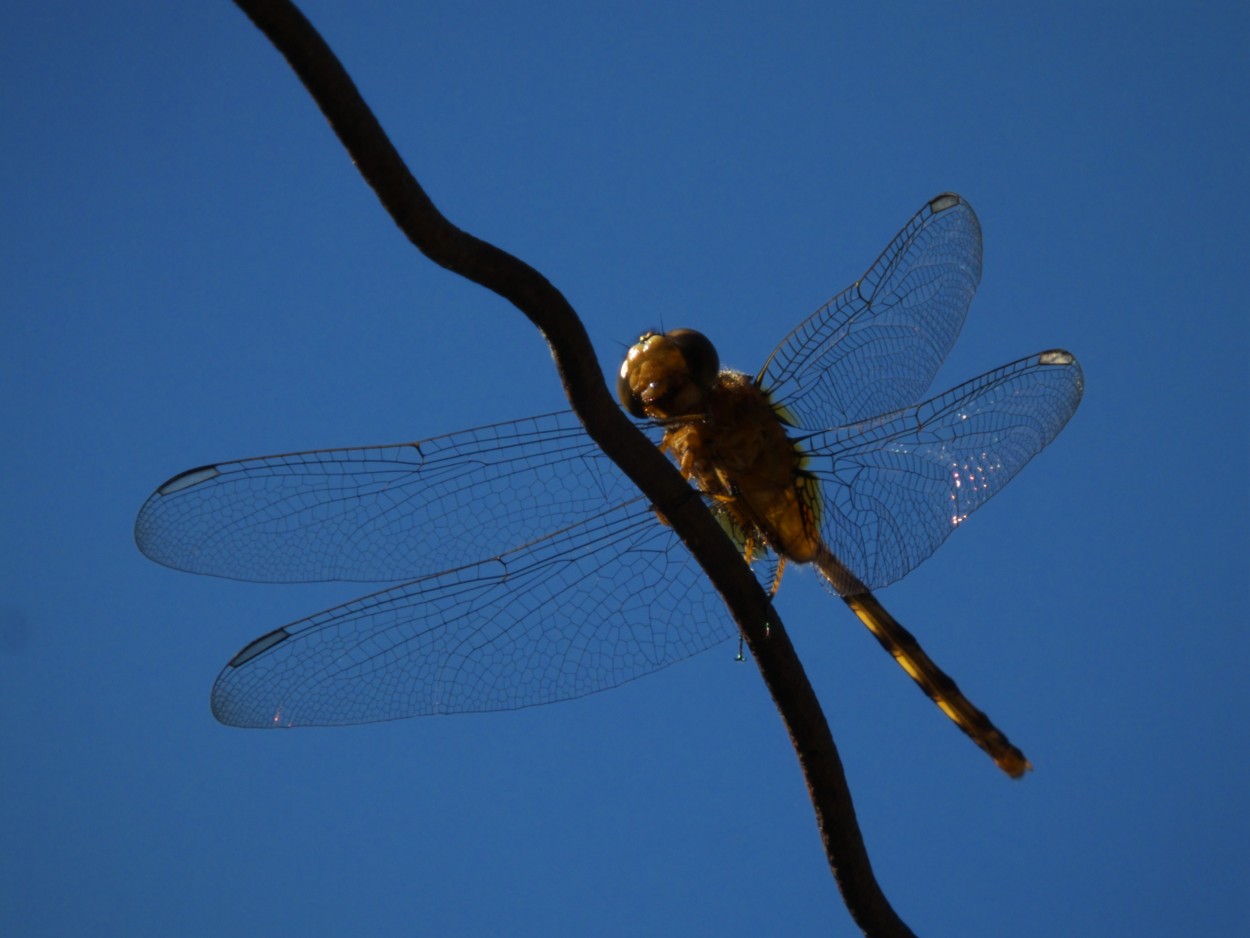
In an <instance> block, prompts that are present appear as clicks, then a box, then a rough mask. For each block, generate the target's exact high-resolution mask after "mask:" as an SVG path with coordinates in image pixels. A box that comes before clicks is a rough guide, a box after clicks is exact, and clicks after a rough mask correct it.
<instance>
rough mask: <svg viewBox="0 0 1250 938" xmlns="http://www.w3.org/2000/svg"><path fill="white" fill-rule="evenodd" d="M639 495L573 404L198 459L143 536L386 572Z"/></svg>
mask: <svg viewBox="0 0 1250 938" xmlns="http://www.w3.org/2000/svg"><path fill="white" fill-rule="evenodd" d="M636 495H637V489H636V488H634V487H633V486H632V485H631V483H629V481H628V480H627V479H626V478H625V476H624V475H623V474H622V473H621V472H620V470H619V469H617V468H616V466H615V465H614V464H613V463H612V462H611V461H610V460H609V459H607V458H606V457H605V456H604V455H603V454H602V452H601V451H600V450H599V448H598V447H597V446H596V445H595V444H594V442H593V441H592V440H591V439H590V437H588V436H587V435H586V433H585V431H584V430H583V429H582V426H581V424H580V423H579V422H578V420H577V418H576V416H574V415H573V414H572V413H569V412H565V413H558V414H549V415H546V416H542V417H534V418H530V419H526V420H518V421H512V422H509V423H499V424H494V425H491V426H486V427H478V428H476V429H473V430H465V431H461V432H459V433H453V434H450V435H447V436H441V437H435V438H432V439H429V440H424V441H421V442H416V443H407V444H400V445H394V446H375V447H360V448H354V449H332V450H319V451H314V452H307V453H292V454H287V455H280V456H264V457H259V458H256V459H244V460H239V461H236V462H225V463H218V464H217V465H214V466H205V467H203V468H200V469H194V470H191V471H189V472H185V473H182V474H181V475H178V476H175V477H174V478H173V479H171V480H169V481H168V482H166V483H165V484H164V485H162V486H161V487H160V488H158V489H157V490H156V492H154V493H153V494H152V496H151V497H150V498H149V499H148V500H147V502H146V503H145V504H144V505H143V508H142V509H141V510H140V512H139V517H138V519H137V520H136V522H135V540H136V542H137V543H138V545H139V549H140V550H142V551H143V553H144V554H146V555H147V556H148V557H150V558H152V559H153V560H155V561H157V562H159V563H163V564H165V565H167V566H170V567H175V568H177V569H180V570H188V571H191V572H193V573H206V574H213V575H215V576H223V577H230V578H232V579H239V580H257V581H264V582H310V581H318V580H354V581H364V582H385V581H395V580H407V579H411V578H412V577H415V576H420V575H421V574H423V573H428V572H430V571H434V570H444V569H447V568H450V567H455V566H461V565H463V564H466V563H470V562H472V561H476V560H480V559H482V558H483V557H491V556H495V555H496V554H499V553H502V552H503V551H505V550H508V549H510V548H512V547H515V546H516V545H518V544H522V543H526V542H528V541H531V540H533V539H534V538H535V537H537V536H539V535H541V534H543V533H545V532H548V531H552V530H557V529H559V528H563V527H566V526H568V525H571V524H575V523H576V522H578V521H581V520H584V519H585V518H586V517H588V516H592V515H594V514H597V513H599V512H602V511H603V510H604V509H605V508H606V507H607V506H610V505H613V504H617V503H619V502H622V501H626V500H628V499H631V498H633V497H635V496H636Z"/></svg>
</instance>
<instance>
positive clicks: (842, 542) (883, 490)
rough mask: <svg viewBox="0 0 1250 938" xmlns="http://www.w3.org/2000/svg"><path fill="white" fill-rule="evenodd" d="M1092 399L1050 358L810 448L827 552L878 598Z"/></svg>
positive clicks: (1024, 362)
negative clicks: (877, 592)
mask: <svg viewBox="0 0 1250 938" xmlns="http://www.w3.org/2000/svg"><path fill="white" fill-rule="evenodd" d="M1083 390H1084V378H1083V376H1082V374H1081V367H1080V365H1079V364H1078V363H1077V361H1076V359H1075V358H1074V357H1073V356H1072V355H1071V354H1070V353H1068V352H1064V351H1059V350H1053V351H1049V352H1042V353H1041V354H1039V355H1034V356H1031V357H1030V358H1024V359H1021V360H1020V361H1016V362H1012V363H1011V364H1009V365H1004V366H1003V367H1001V368H998V369H995V370H994V371H991V372H987V373H986V374H983V375H981V377H979V378H974V379H973V380H972V381H969V382H967V383H966V384H963V385H960V386H959V387H957V388H954V389H953V390H950V391H947V392H946V393H945V394H942V395H939V396H938V397H935V398H933V399H932V400H929V401H926V402H925V403H923V404H920V405H919V406H917V407H911V408H908V409H907V410H902V411H897V412H895V413H893V414H888V415H886V416H883V417H879V418H877V419H875V420H869V421H866V422H864V423H860V424H857V425H854V426H849V427H843V428H839V429H833V430H826V431H824V432H821V433H816V434H812V435H811V436H809V437H806V438H805V439H804V440H803V443H802V445H803V448H804V450H805V451H806V452H807V453H808V455H809V461H808V463H807V465H806V468H807V470H808V471H809V472H810V473H811V474H812V475H813V476H815V477H817V478H818V479H819V480H820V482H821V484H820V493H821V503H822V505H821V510H822V516H821V534H822V536H823V537H824V540H825V543H826V545H827V546H828V547H829V548H830V550H831V551H832V552H833V553H834V555H835V556H836V557H837V558H838V559H839V560H840V561H841V562H842V563H843V564H845V565H846V566H847V567H848V568H849V569H850V570H851V572H852V573H854V574H855V575H856V576H857V577H859V579H861V580H862V581H863V582H864V584H865V585H867V586H868V587H869V588H871V589H877V588H879V587H882V586H885V585H887V584H889V583H893V582H894V581H895V580H897V579H899V578H900V577H902V576H904V575H906V574H907V573H908V572H910V571H911V570H913V569H914V568H915V567H916V566H917V565H918V564H919V563H920V562H921V561H922V560H924V559H926V558H927V557H928V556H929V555H930V554H932V553H933V552H934V551H935V550H936V549H937V548H938V546H939V545H941V543H942V542H943V541H944V540H946V538H947V537H948V536H949V535H950V533H951V532H952V531H953V530H955V528H957V527H958V526H959V525H960V524H962V523H963V521H964V520H965V519H967V517H968V516H969V515H970V514H972V512H974V511H976V509H977V508H979V507H981V505H983V504H985V502H986V501H988V500H989V499H990V497H991V496H993V495H994V493H995V492H998V491H999V490H1000V489H1001V488H1002V487H1003V486H1004V485H1006V484H1007V482H1008V481H1009V480H1010V479H1011V478H1012V477H1013V476H1014V475H1015V474H1016V473H1017V472H1019V471H1020V470H1021V469H1022V468H1023V467H1024V465H1025V464H1026V463H1027V462H1028V461H1029V460H1030V459H1032V458H1033V457H1034V456H1036V455H1037V454H1038V453H1039V452H1041V450H1042V449H1043V448H1044V447H1045V446H1046V445H1047V444H1048V443H1049V442H1050V441H1051V440H1053V439H1054V438H1055V436H1056V435H1057V434H1058V433H1059V431H1060V430H1061V429H1063V426H1064V424H1066V423H1067V422H1068V419H1069V418H1070V417H1071V416H1072V414H1073V413H1075V411H1076V408H1077V405H1078V404H1079V403H1080V401H1081V394H1082V392H1083Z"/></svg>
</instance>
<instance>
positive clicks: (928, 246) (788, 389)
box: [756, 193, 981, 429]
mask: <svg viewBox="0 0 1250 938" xmlns="http://www.w3.org/2000/svg"><path fill="white" fill-rule="evenodd" d="M980 281H981V225H980V223H979V222H978V221H977V216H976V214H975V213H974V212H973V211H972V206H970V205H969V204H968V203H967V202H965V201H964V200H963V199H962V198H960V197H959V196H957V195H953V194H950V193H947V194H945V195H940V196H938V197H937V198H936V199H933V200H932V201H931V202H929V203H928V204H927V205H926V206H925V207H924V208H922V209H921V210H920V211H919V212H918V213H917V214H916V215H915V217H913V218H912V220H911V221H909V222H908V223H907V226H906V227H905V228H904V229H903V230H902V231H900V232H899V233H898V236H897V237H896V238H895V239H894V240H893V241H892V242H891V243H890V246H889V247H887V248H886V249H885V251H884V252H882V254H881V256H880V257H878V258H877V261H876V263H874V264H873V265H872V267H870V268H869V269H868V272H867V273H866V274H864V276H863V277H862V278H861V279H860V280H859V281H857V282H856V283H854V284H852V285H851V286H849V287H847V289H845V290H843V291H842V292H841V293H839V294H838V295H837V296H836V297H834V298H833V299H832V300H830V301H829V303H827V304H826V305H825V306H824V307H822V308H821V309H819V310H817V311H816V312H815V313H813V314H812V315H811V316H809V317H808V318H807V319H806V320H804V321H803V322H801V323H800V324H799V325H798V326H797V327H796V328H795V330H794V331H793V332H791V333H790V335H788V336H787V337H786V338H785V339H784V340H783V341H782V342H781V344H780V345H778V346H777V348H776V349H775V350H774V351H773V353H772V355H770V356H769V358H768V361H767V362H765V364H764V367H763V368H762V369H761V370H760V373H759V375H758V377H757V379H756V380H757V383H758V384H759V385H760V387H762V388H764V389H765V390H767V391H769V392H770V393H771V395H772V399H773V402H774V403H776V404H778V405H779V406H781V407H783V408H784V409H785V410H786V411H787V412H788V416H789V419H791V420H792V422H794V423H795V424H796V425H797V426H801V427H806V428H808V429H819V428H823V427H845V426H848V425H850V424H854V423H858V422H860V421H862V420H867V419H869V418H871V417H874V416H876V415H878V414H885V413H893V412H894V411H896V410H899V409H901V408H903V407H909V406H911V405H912V404H915V403H916V402H917V401H919V400H920V399H921V398H922V397H923V396H924V395H925V393H926V392H927V391H928V389H929V386H930V385H931V384H932V383H933V379H934V377H935V376H936V375H937V372H938V369H939V368H940V367H941V365H942V362H943V361H944V360H945V359H946V356H947V354H949V352H950V350H951V347H952V346H953V345H954V344H955V339H956V338H957V337H958V336H959V330H960V329H961V328H962V327H963V322H964V318H965V317H966V316H967V314H968V306H969V304H971V302H972V297H973V294H975V293H976V289H977V285H978V284H979V283H980Z"/></svg>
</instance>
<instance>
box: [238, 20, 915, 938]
mask: <svg viewBox="0 0 1250 938" xmlns="http://www.w3.org/2000/svg"><path fill="white" fill-rule="evenodd" d="M235 2H236V3H237V5H238V6H239V7H240V8H241V9H242V10H243V12H244V13H246V14H247V16H248V17H249V18H250V19H251V20H252V22H253V23H254V24H255V25H256V26H257V28H259V29H260V30H261V32H263V33H264V34H265V35H266V36H267V37H268V38H269V40H270V41H271V42H272V43H273V44H274V46H275V47H277V49H278V51H279V52H281V53H282V55H283V56H284V57H285V58H286V60H287V61H288V63H290V65H291V67H292V68H293V69H294V70H295V73H296V74H297V75H298V76H299V78H300V80H301V81H302V82H303V83H304V86H305V87H306V88H307V89H308V92H309V93H310V94H311V95H312V97H313V99H314V100H315V101H316V102H317V105H318V107H320V108H321V110H322V112H323V113H324V114H325V116H326V117H327V119H328V120H329V122H330V126H331V127H332V128H333V129H334V132H335V133H336V134H337V135H338V137H339V139H340V140H341V141H342V143H343V145H344V146H345V147H346V148H347V151H348V153H349V154H350V155H351V157H352V160H353V161H354V162H355V164H356V167H357V169H359V170H360V173H361V175H362V176H364V178H365V180H366V181H367V182H368V183H369V185H370V186H371V187H372V188H373V190H374V192H375V193H376V194H377V197H378V199H379V200H380V201H381V203H382V205H383V207H384V208H385V209H386V210H387V212H389V213H390V215H391V217H392V218H393V219H394V220H395V223H396V224H397V225H398V226H399V228H400V230H401V231H403V232H404V234H405V235H406V236H407V237H408V239H409V240H410V241H411V242H412V243H413V244H414V245H416V247H417V248H418V249H419V250H420V251H421V253H423V254H424V255H425V256H426V257H428V258H429V259H430V260H432V261H434V263H436V264H439V265H440V266H442V267H446V268H447V269H448V270H450V271H452V272H453V273H457V274H459V275H461V276H463V277H466V278H467V279H469V280H472V281H474V282H475V283H478V284H481V285H482V286H484V287H486V288H487V289H489V290H492V291H494V292H495V293H498V294H499V295H500V296H502V297H503V298H505V299H507V300H509V301H510V302H511V303H512V304H513V305H515V306H516V307H517V308H518V309H519V310H521V312H523V313H524V314H525V315H526V316H527V317H528V318H529V319H530V321H531V322H533V323H534V325H536V326H537V327H538V328H539V329H540V330H541V331H542V333H543V336H544V337H545V338H546V340H547V342H548V344H549V345H550V346H551V350H552V355H553V357H554V359H555V362H556V367H557V369H558V370H559V373H560V378H561V381H562V382H563V383H564V387H565V391H566V393H567V394H568V397H569V401H570V402H571V403H572V406H573V409H574V410H575V411H576V412H577V414H578V416H579V417H580V418H581V420H582V422H583V424H584V425H585V427H586V431H587V432H588V433H589V434H590V436H591V437H592V438H593V439H594V440H595V442H596V443H598V444H599V446H601V447H602V448H603V450H604V452H606V453H607V454H608V456H610V457H611V458H612V459H613V460H614V461H615V462H616V463H617V464H618V465H619V466H620V467H621V469H622V470H624V472H625V473H626V474H627V475H628V476H629V477H630V478H631V479H632V480H633V481H634V482H635V483H636V484H637V485H638V487H639V488H640V489H642V491H643V492H644V493H646V495H647V496H648V497H649V498H650V499H651V500H652V502H653V503H654V504H655V505H656V507H657V508H658V510H660V511H661V512H662V513H663V514H664V516H665V518H667V519H668V521H669V523H670V524H671V525H672V526H673V528H674V530H676V532H677V533H678V534H679V535H680V536H681V538H682V540H683V541H684V542H685V543H686V545H687V547H689V549H690V551H691V552H692V553H693V554H694V556H695V558H696V559H697V560H698V561H699V563H700V564H701V565H702V567H703V569H704V571H705V572H706V573H707V575H708V577H709V578H710V579H711V581H712V583H713V585H714V586H715V588H716V589H717V591H718V592H719V593H720V595H721V596H722V598H723V599H724V600H725V603H726V605H727V606H728V607H729V610H730V612H731V613H732V615H733V617H734V620H735V621H736V622H737V623H738V627H739V628H740V629H741V631H742V634H743V636H744V637H745V639H746V642H747V645H748V646H749V647H750V649H751V653H752V654H753V655H754V657H755V660H756V662H757V664H758V665H759V669H760V673H761V675H762V676H763V678H764V682H765V684H766V685H767V686H768V689H769V691H770V693H771V694H772V696H773V700H774V701H775V702H776V704H777V709H778V710H779V711H780V713H781V716H782V720H783V721H784V722H785V724H786V728H787V730H788V731H789V734H790V739H791V742H792V743H793V745H794V750H795V752H796V754H797V755H798V758H799V764H800V766H801V767H802V770H803V776H804V778H805V779H806V781H807V787H808V792H809V794H810V796H811V799H812V805H813V807H814V808H815V811H816V819H817V825H818V827H819V829H820V834H821V838H822V840H823V841H824V845H825V853H826V855H827V856H828V859H829V865H830V867H831V869H832V870H833V873H834V877H835V878H836V880H837V883H838V887H839V889H840V890H841V892H842V895H843V898H844V900H845V902H846V904H847V907H848V909H849V910H850V913H851V916H852V917H853V918H854V919H855V921H856V923H857V924H858V925H859V926H860V928H861V929H863V931H864V933H865V934H868V935H881V936H902V935H911V934H912V932H911V931H910V930H909V929H908V928H907V926H906V925H905V924H904V923H903V922H902V920H900V919H899V917H898V916H897V915H896V914H895V912H894V910H893V909H892V908H891V907H890V905H889V902H888V901H887V900H886V898H885V896H884V895H883V894H882V892H881V889H880V887H879V886H878V885H877V882H876V879H875V878H874V876H873V873H872V867H871V865H870V863H869V860H868V854H867V851H866V850H865V848H864V843H863V838H862V836H861V835H860V831H859V824H858V822H857V821H856V818H855V812H854V807H853V806H852V804H851V793H850V789H849V788H848V786H847V783H846V776H845V774H844V772H843V771H842V763H841V760H840V759H839V757H838V752H837V749H836V748H835V747H834V743H833V737H832V736H831V735H830V732H829V727H828V724H827V722H826V721H825V718H824V714H823V713H822V712H821V709H820V703H819V701H818V700H817V699H816V695H815V692H814V691H813V690H812V687H811V684H810V683H809V682H808V680H807V676H806V675H805V674H804V672H803V668H802V665H801V664H800V662H799V660H798V656H797V655H796V654H795V651H794V648H793V646H792V645H791V644H790V640H789V638H788V637H787V636H786V633H785V630H784V628H783V627H782V624H781V619H780V618H779V617H778V615H777V613H776V612H775V611H774V610H773V609H772V607H771V605H770V603H769V600H768V596H767V595H766V594H765V593H764V591H763V590H762V589H761V588H760V586H759V584H758V582H756V579H755V577H754V575H753V574H752V573H751V571H750V570H749V568H748V567H747V565H746V564H745V563H744V562H743V560H742V557H741V556H740V555H739V553H738V550H737V548H735V547H734V546H733V544H732V543H731V542H730V540H729V538H728V537H726V536H725V534H724V532H723V531H722V530H721V529H720V527H719V526H718V525H717V524H716V522H715V521H714V520H713V519H712V516H711V515H710V514H709V513H708V511H707V509H706V507H705V506H704V504H703V502H702V500H701V499H699V498H696V497H692V495H693V493H692V490H691V489H690V487H689V486H688V485H687V484H686V482H685V480H684V479H682V477H681V475H680V474H679V473H678V472H677V470H676V468H675V467H674V466H673V465H672V464H671V463H670V462H669V461H668V460H667V459H666V458H665V457H664V456H663V455H662V454H661V453H660V452H659V450H657V449H656V448H655V446H653V445H652V444H651V442H650V441H649V440H647V438H646V437H645V436H643V434H642V433H640V432H639V431H638V430H637V429H636V428H635V427H634V426H633V424H631V423H630V422H629V420H628V419H626V417H625V415H624V413H623V412H622V411H621V409H620V407H618V406H617V404H616V401H615V400H614V398H613V397H612V395H611V394H610V393H609V391H608V389H607V386H606V385H605V383H604V380H603V375H602V374H601V372H600V370H599V366H598V361H597V359H596V356H595V354H594V350H593V348H592V346H591V343H590V338H589V336H587V334H586V330H585V328H584V327H583V326H582V323H581V321H580V320H579V319H578V317H577V314H576V313H575V312H574V311H573V308H572V307H571V306H570V305H569V303H568V301H567V300H566V299H565V298H564V296H563V295H562V294H561V293H560V292H559V291H558V290H557V289H556V288H555V287H553V286H552V285H551V283H549V282H548V281H547V279H546V278H545V277H543V276H542V275H541V274H540V273H538V271H536V270H534V269H533V268H532V267H530V266H529V265H528V264H526V263H524V262H523V261H521V260H518V259H517V258H515V257H513V256H512V255H510V254H508V253H506V252H504V251H501V250H500V249H499V248H497V247H494V246H493V245H491V244H488V243H486V242H485V241H481V240H479V239H478V238H475V237H474V236H473V235H471V234H468V233H467V232H464V231H461V230H460V229H459V228H457V227H455V226H454V225H452V224H451V223H450V222H449V221H448V220H447V219H446V218H444V217H443V215H442V214H441V213H440V212H439V211H438V209H437V208H435V206H434V203H433V202H431V201H430V198H429V196H427V195H426V193H425V192H424V190H422V188H421V186H420V185H419V184H418V183H417V181H416V179H414V178H413V176H412V174H411V173H410V172H409V170H408V168H407V166H405V165H404V162H403V160H402V159H401V158H400V156H399V154H398V153H397V152H396V151H395V148H394V146H393V145H392V144H391V142H390V140H389V139H388V138H387V136H386V134H385V133H384V132H383V130H382V128H381V126H380V125H379V124H378V122H377V119H376V118H375V117H374V115H373V113H372V111H371V110H370V109H369V107H368V105H367V104H365V102H364V100H363V98H361V96H360V93H359V92H358V91H357V89H356V86H355V84H354V83H353V82H352V80H351V78H350V77H349V76H348V74H347V72H346V71H345V70H344V69H343V66H342V65H341V63H340V62H339V61H338V59H337V58H336V57H335V55H334V53H333V52H332V51H331V50H330V48H329V47H328V46H327V45H326V44H325V42H324V41H323V40H322V38H321V37H320V35H318V33H317V31H316V30H315V29H314V28H313V27H312V25H311V24H310V23H309V22H308V20H307V19H305V17H304V16H303V14H302V13H301V12H300V11H299V10H298V9H297V8H296V7H295V6H294V5H293V4H292V3H290V2H288V0H235Z"/></svg>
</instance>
